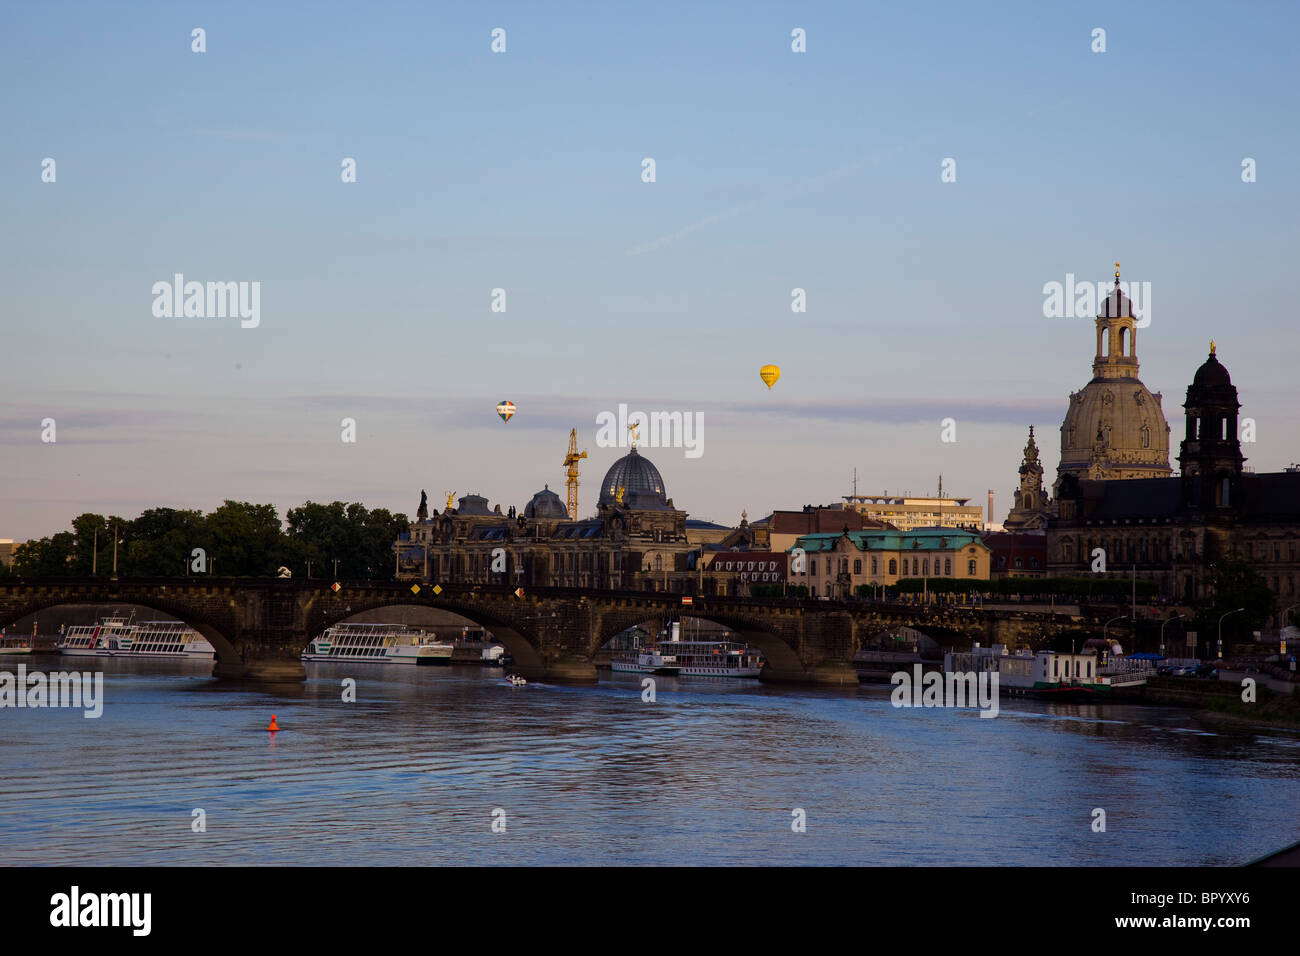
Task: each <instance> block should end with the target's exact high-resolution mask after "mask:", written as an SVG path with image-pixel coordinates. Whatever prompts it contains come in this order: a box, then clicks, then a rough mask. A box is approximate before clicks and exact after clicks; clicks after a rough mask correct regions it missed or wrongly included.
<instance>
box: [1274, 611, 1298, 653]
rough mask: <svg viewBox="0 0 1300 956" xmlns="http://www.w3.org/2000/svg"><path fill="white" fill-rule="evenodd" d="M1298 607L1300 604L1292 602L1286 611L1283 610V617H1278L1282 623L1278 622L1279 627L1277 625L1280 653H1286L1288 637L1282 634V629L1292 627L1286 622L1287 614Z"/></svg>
mask: <svg viewBox="0 0 1300 956" xmlns="http://www.w3.org/2000/svg"><path fill="white" fill-rule="evenodd" d="M1298 607H1300V604H1292V605H1291V606H1290V607H1289V608H1287V609H1286V610H1285V611H1283V612H1282V616H1281V618H1279V619H1278V620H1279V622H1280V623H1279V624H1278V627H1277V633H1278V651H1277V652H1278V653H1279V654H1285V653H1286V638H1285V637H1283V636H1282V629H1283V628H1285V627H1290V625H1289V624H1287V622H1286V616H1287V615H1288V614H1290V613H1291V612H1292V611H1294V610H1295V609H1296V608H1298Z"/></svg>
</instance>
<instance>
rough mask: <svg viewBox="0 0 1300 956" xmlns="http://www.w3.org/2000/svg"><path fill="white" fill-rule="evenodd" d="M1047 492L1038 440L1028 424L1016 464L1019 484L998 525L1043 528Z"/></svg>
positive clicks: (1014, 529) (1046, 510) (1020, 528)
mask: <svg viewBox="0 0 1300 956" xmlns="http://www.w3.org/2000/svg"><path fill="white" fill-rule="evenodd" d="M1048 504H1049V502H1048V498H1047V492H1046V491H1044V490H1043V463H1042V462H1041V461H1039V460H1038V443H1037V442H1036V441H1034V426H1033V425H1030V426H1029V441H1028V443H1027V444H1026V445H1025V457H1024V460H1023V461H1021V463H1020V487H1019V488H1017V489H1016V490H1015V491H1013V492H1012V493H1011V512H1010V513H1009V514H1008V515H1007V520H1006V521H1005V522H1003V525H1002V527H1003V528H1005V529H1006V530H1007V531H1041V530H1044V529H1046V527H1047V518H1048V515H1049V514H1050V510H1049V508H1048Z"/></svg>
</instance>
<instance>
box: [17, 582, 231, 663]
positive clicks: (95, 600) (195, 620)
mask: <svg viewBox="0 0 1300 956" xmlns="http://www.w3.org/2000/svg"><path fill="white" fill-rule="evenodd" d="M86 605H91V606H94V607H101V608H102V607H119V608H141V609H143V610H145V611H158V612H161V613H162V614H166V615H168V616H170V617H173V618H176V620H178V621H181V622H182V623H183V624H186V625H187V626H189V627H192V628H194V630H196V631H198V632H199V634H201V635H202V636H203V637H204V638H205V639H206V640H207V642H208V643H209V644H211V645H212V649H213V651H214V652H215V654H216V660H217V662H218V663H221V664H231V665H235V664H239V663H241V661H242V658H241V656H240V654H239V651H238V650H237V648H236V646H235V642H234V641H233V640H231V638H230V637H228V636H227V633H228V632H229V633H232V634H233V633H234V622H233V621H217V620H214V619H213V617H211V616H209V615H208V614H206V613H204V612H202V611H200V610H198V609H196V608H195V607H194V606H193V605H192V604H189V603H187V602H186V601H185V600H184V599H183V598H182V599H180V600H173V599H169V598H167V597H166V596H163V595H158V596H154V595H150V596H149V598H148V600H147V601H142V600H139V599H136V598H131V599H128V600H120V601H105V600H104V599H103V597H102V596H100V595H87V596H85V597H80V596H78V595H69V594H63V595H57V596H52V597H46V596H43V595H41V596H34V597H32V598H30V599H28V600H26V601H24V602H22V603H19V604H15V605H13V606H10V607H0V627H8V626H9V625H10V624H13V623H14V622H15V621H21V620H22V619H23V618H25V617H29V616H31V615H33V614H37V613H39V612H41V611H48V610H50V609H51V608H60V607H83V606H86Z"/></svg>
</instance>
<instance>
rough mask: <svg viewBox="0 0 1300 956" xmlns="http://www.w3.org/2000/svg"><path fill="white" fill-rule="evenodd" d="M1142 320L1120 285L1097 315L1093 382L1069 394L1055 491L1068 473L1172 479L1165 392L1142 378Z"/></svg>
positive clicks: (1109, 476)
mask: <svg viewBox="0 0 1300 956" xmlns="http://www.w3.org/2000/svg"><path fill="white" fill-rule="evenodd" d="M1137 329H1138V323H1137V319H1136V318H1135V317H1134V315H1133V303H1132V301H1131V300H1130V299H1129V297H1128V296H1127V295H1125V294H1124V293H1123V292H1122V291H1121V290H1120V282H1119V267H1118V264H1117V265H1116V269H1115V288H1114V290H1113V291H1112V292H1111V294H1110V295H1108V296H1106V298H1105V300H1104V301H1103V302H1102V306H1101V313H1100V314H1099V315H1098V316H1097V352H1096V355H1095V356H1094V357H1093V361H1092V381H1090V382H1089V383H1088V384H1087V385H1085V386H1084V387H1083V388H1082V389H1080V390H1079V391H1077V392H1072V393H1071V394H1070V407H1069V410H1068V411H1066V413H1065V421H1064V422H1063V423H1062V425H1061V464H1060V466H1059V467H1058V468H1057V470H1056V482H1055V484H1054V486H1053V495H1054V496H1056V497H1059V494H1058V491H1059V487H1060V482H1061V479H1062V478H1064V477H1065V476H1066V475H1074V476H1075V477H1076V478H1085V479H1113V478H1167V477H1169V475H1170V473H1171V471H1170V468H1169V424H1168V423H1167V422H1166V421H1165V415H1164V411H1163V410H1162V409H1161V407H1160V400H1161V395H1160V393H1159V392H1156V393H1155V394H1154V395H1153V394H1152V393H1151V392H1150V391H1148V389H1147V387H1146V386H1145V385H1143V384H1142V380H1141V379H1139V378H1138V360H1137Z"/></svg>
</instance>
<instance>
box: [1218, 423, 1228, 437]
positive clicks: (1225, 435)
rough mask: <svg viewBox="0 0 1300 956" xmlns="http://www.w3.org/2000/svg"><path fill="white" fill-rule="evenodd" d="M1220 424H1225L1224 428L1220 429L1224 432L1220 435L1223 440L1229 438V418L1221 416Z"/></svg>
mask: <svg viewBox="0 0 1300 956" xmlns="http://www.w3.org/2000/svg"><path fill="white" fill-rule="evenodd" d="M1219 424H1220V425H1222V426H1223V427H1222V429H1220V431H1221V432H1222V434H1221V435H1220V436H1219V437H1220V439H1221V440H1223V441H1227V440H1228V420H1227V419H1226V418H1221V419H1219Z"/></svg>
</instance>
